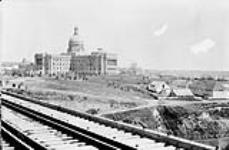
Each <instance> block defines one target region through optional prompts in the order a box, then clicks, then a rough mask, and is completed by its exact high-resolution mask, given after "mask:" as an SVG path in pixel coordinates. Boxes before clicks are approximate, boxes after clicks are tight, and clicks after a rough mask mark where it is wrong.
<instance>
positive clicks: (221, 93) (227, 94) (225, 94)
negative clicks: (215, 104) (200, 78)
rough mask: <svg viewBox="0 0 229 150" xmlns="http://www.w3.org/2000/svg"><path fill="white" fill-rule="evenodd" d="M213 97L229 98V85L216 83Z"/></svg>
mask: <svg viewBox="0 0 229 150" xmlns="http://www.w3.org/2000/svg"><path fill="white" fill-rule="evenodd" d="M211 98H212V99H229V85H228V84H221V83H216V84H215V86H214V88H213V91H212V97H211Z"/></svg>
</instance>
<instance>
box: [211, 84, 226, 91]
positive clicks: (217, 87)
mask: <svg viewBox="0 0 229 150" xmlns="http://www.w3.org/2000/svg"><path fill="white" fill-rule="evenodd" d="M225 90H226V91H229V84H226V83H219V82H216V84H215V86H214V88H213V91H225Z"/></svg>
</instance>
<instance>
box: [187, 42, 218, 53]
mask: <svg viewBox="0 0 229 150" xmlns="http://www.w3.org/2000/svg"><path fill="white" fill-rule="evenodd" d="M214 46H215V42H214V41H213V40H211V39H209V38H208V39H205V40H203V41H201V42H199V43H197V44H194V45H192V46H191V47H190V51H191V52H192V53H193V54H196V55H197V54H200V53H207V52H208V51H209V50H210V49H211V48H213V47H214Z"/></svg>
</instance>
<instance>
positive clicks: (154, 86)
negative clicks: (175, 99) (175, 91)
mask: <svg viewBox="0 0 229 150" xmlns="http://www.w3.org/2000/svg"><path fill="white" fill-rule="evenodd" d="M147 89H148V90H149V91H151V92H153V93H155V94H157V95H158V96H159V97H166V96H169V95H170V92H171V88H170V87H169V86H168V85H167V84H166V83H165V82H164V81H153V82H151V83H150V84H149V85H148V87H147Z"/></svg>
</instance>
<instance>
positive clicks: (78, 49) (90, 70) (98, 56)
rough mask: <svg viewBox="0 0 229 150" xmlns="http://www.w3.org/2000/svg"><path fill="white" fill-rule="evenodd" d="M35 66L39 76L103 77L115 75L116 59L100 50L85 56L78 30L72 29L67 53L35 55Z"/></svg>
mask: <svg viewBox="0 0 229 150" xmlns="http://www.w3.org/2000/svg"><path fill="white" fill-rule="evenodd" d="M35 64H36V68H37V71H39V72H40V73H41V74H49V75H57V74H65V73H68V72H71V73H74V74H76V75H105V74H116V73H117V65H118V59H117V55H116V54H111V53H106V52H104V51H103V50H102V49H101V48H100V49H97V50H96V51H94V52H92V53H91V54H86V53H85V51H84V45H83V42H82V41H81V39H80V38H79V35H78V28H74V34H73V36H72V37H71V38H70V39H69V41H68V49H67V53H63V54H57V55H51V54H35Z"/></svg>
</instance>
